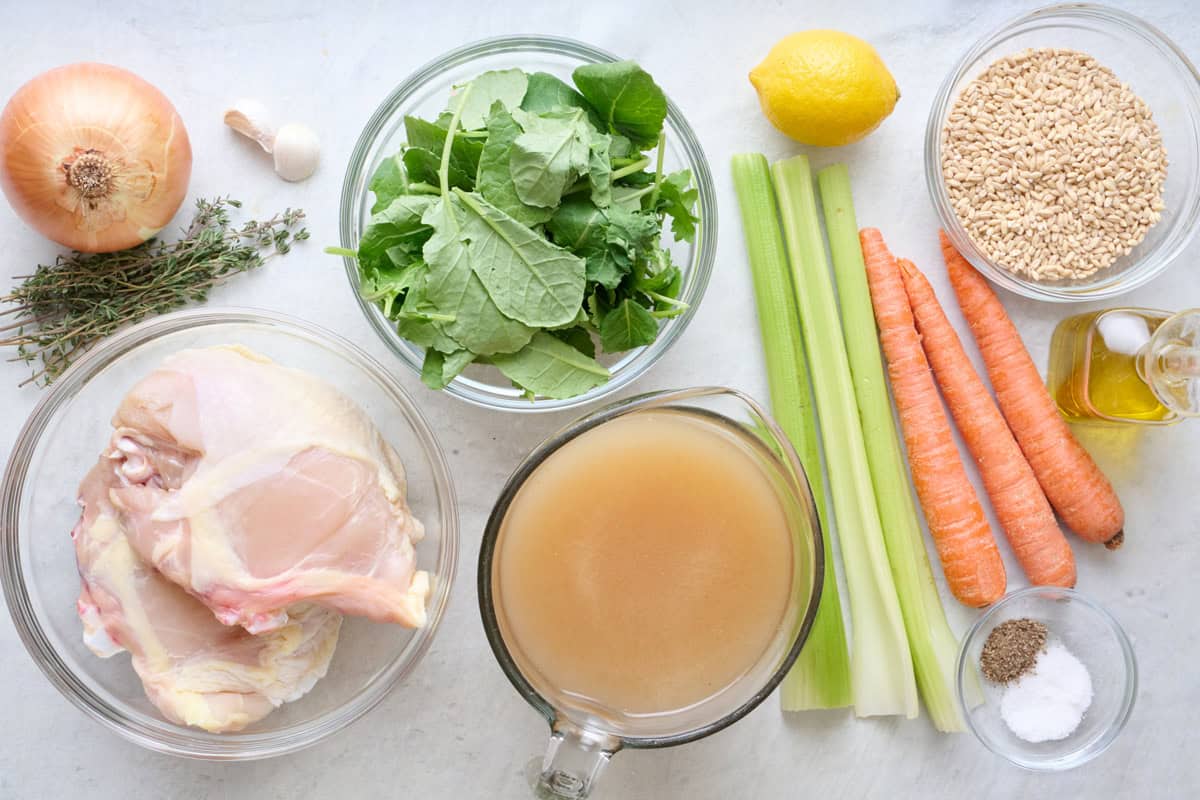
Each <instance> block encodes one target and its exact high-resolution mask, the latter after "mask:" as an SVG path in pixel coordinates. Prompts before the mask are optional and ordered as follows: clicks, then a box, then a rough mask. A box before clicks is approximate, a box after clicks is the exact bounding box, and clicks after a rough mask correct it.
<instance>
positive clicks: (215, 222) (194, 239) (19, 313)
mask: <svg viewBox="0 0 1200 800" xmlns="http://www.w3.org/2000/svg"><path fill="white" fill-rule="evenodd" d="M241 205H242V204H241V203H240V202H238V201H237V200H233V199H231V198H228V197H218V198H216V199H214V200H205V199H203V198H201V199H198V200H197V201H196V214H195V216H194V217H193V218H192V222H191V224H190V225H188V227H186V228H185V229H184V230H183V233H182V238H180V239H179V240H178V241H174V242H164V241H161V240H159V239H150V240H148V241H146V242H144V243H142V244H140V245H138V246H136V247H132V248H130V249H128V250H120V251H118V252H115V253H99V254H96V255H87V254H84V253H71V254H69V255H60V256H59V257H58V258H57V259H56V260H55V262H54V263H53V264H40V265H38V267H37V269H36V270H35V271H34V273H33V274H32V275H24V276H19V277H20V279H21V281H22V282H21V284H20V285H19V286H17V287H16V289H14V290H13V291H12V293H11V294H9V295H7V296H5V297H0V303H4V304H8V305H9V306H11V307H10V308H8V309H7V310H5V311H0V322H3V319H2V318H3V317H6V316H12V321H11V322H8V323H7V324H0V346H4V347H15V348H17V354H16V355H15V356H13V357H12V358H10V359H9V360H10V361H24V362H26V363H29V364H34V362H40V368H39V367H38V366H37V365H36V364H34V369H35V371H34V373H33V374H32V375H31V376H30V377H29V378H27V379H26V380H25V381H23V382H22V384H21V385H25V384H26V383H31V382H37V383H40V384H42V385H48V384H50V383H51V382H53V381H54V379H55V378H57V377H58V376H59V375H61V374H62V372H63V371H64V370H65V369H66V368H67V367H68V366H70V364H71V362H72V361H73V360H74V359H75V357H77V356H78V355H80V354H81V353H82V352H83V351H84V350H85V349H86V348H87V347H88V346H89V345H90V344H92V343H93V342H95V341H97V340H98V339H102V338H103V337H105V336H108V335H110V334H112V333H114V332H116V331H117V330H118V329H120V328H122V327H124V326H126V325H130V324H132V323H134V322H137V321H139V320H142V319H145V318H146V317H149V316H153V315H156V314H162V313H165V312H167V311H170V310H172V309H175V308H178V307H179V306H182V305H186V304H188V303H199V302H203V301H204V300H205V299H206V298H207V297H208V291H209V290H210V289H211V288H212V287H214V286H216V285H217V284H219V283H221V282H223V281H224V280H225V279H226V278H228V277H230V276H231V275H236V274H237V273H239V272H246V271H247V270H251V269H254V268H255V267H259V266H261V265H262V264H263V263H264V262H266V261H267V260H268V259H270V258H272V257H273V256H276V255H283V254H285V253H287V252H288V251H289V250H290V249H291V247H292V244H293V243H294V242H298V241H302V240H304V239H307V238H308V231H307V229H305V228H299V229H297V226H299V225H300V223H301V221H302V220H303V219H304V212H303V211H300V210H298V209H295V210H294V209H290V208H289V209H287V210H286V211H284V212H283V213H282V214H276V215H275V216H273V217H271V218H270V219H266V220H263V221H261V222H258V221H251V222H247V223H245V224H243V225H242V226H241V227H237V226H236V225H235V224H234V223H233V222H232V221H231V220H230V211H229V210H230V209H231V208H241Z"/></svg>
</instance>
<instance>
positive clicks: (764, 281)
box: [733, 153, 853, 711]
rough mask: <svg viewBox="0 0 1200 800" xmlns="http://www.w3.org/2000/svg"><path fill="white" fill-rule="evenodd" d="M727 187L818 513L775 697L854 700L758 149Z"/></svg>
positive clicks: (832, 702)
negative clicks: (813, 604)
mask: <svg viewBox="0 0 1200 800" xmlns="http://www.w3.org/2000/svg"><path fill="white" fill-rule="evenodd" d="M733 186H734V189H735V190H736V191H737V195H738V202H739V203H740V205H741V210H742V228H743V230H744V231H745V233H746V251H747V254H748V255H749V257H750V271H751V274H752V275H753V278H754V296H755V300H756V303H757V306H758V323H759V327H760V329H761V332H762V343H763V353H764V355H765V358H766V362H767V382H768V385H769V387H770V392H771V411H772V413H773V414H774V415H775V420H776V421H777V422H778V423H779V426H780V427H781V428H783V431H784V433H786V434H787V436H788V438H789V439H790V440H791V442H792V445H793V446H795V448H796V452H797V453H798V454H799V456H800V461H801V463H803V465H804V471H805V473H806V474H807V476H808V482H809V485H810V486H811V487H812V492H813V500H814V501H815V503H816V506H817V514H818V516H819V517H820V519H821V541H822V543H823V545H824V551H825V570H824V573H823V574H824V582H823V584H822V589H821V601H820V605H819V606H818V607H817V616H816V619H814V620H813V627H812V630H811V631H810V632H809V635H808V641H807V642H806V643H805V645H804V649H803V650H801V651H800V657H799V658H797V659H796V663H795V665H794V666H793V667H792V669H791V671H790V672H789V673H788V676H787V678H786V679H784V682H783V685H782V688H781V691H780V700H781V702H782V705H783V709H784V710H785V711H802V710H805V709H810V708H841V707H843V706H848V705H850V704H851V703H852V702H853V695H852V692H851V686H850V656H849V653H848V652H847V649H846V631H845V627H844V625H843V623H842V601H841V596H840V594H839V592H838V586H837V577H836V575H835V572H834V569H833V547H832V541H831V538H830V532H829V531H830V525H829V521H830V520H829V514H828V512H827V510H826V508H825V483H824V476H823V472H822V469H821V451H820V442H819V440H818V438H817V420H816V409H815V408H814V407H813V402H812V395H811V394H810V393H809V386H808V364H807V363H806V362H805V359H804V344H803V342H802V341H801V337H800V318H799V315H798V313H797V311H796V301H795V295H794V293H793V290H792V282H791V278H790V275H789V273H788V262H787V253H786V251H785V250H784V245H783V236H782V234H781V233H780V231H779V209H778V207H777V206H776V203H775V191H774V189H773V188H772V185H771V173H770V169H769V168H768V166H767V160H766V159H765V158H763V156H761V155H759V154H757V153H754V154H744V155H736V156H734V157H733Z"/></svg>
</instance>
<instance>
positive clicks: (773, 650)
mask: <svg viewBox="0 0 1200 800" xmlns="http://www.w3.org/2000/svg"><path fill="white" fill-rule="evenodd" d="M651 410H654V411H658V410H669V411H682V412H689V413H695V414H698V415H702V416H705V417H707V418H708V419H710V420H712V421H715V422H720V423H723V424H724V425H725V426H727V427H728V429H729V430H732V431H735V432H736V433H737V434H739V435H741V436H742V437H743V442H742V443H743V444H746V445H748V446H749V451H750V452H752V453H753V454H754V456H753V458H754V460H755V461H756V462H757V465H758V466H759V467H760V468H761V469H762V470H763V473H764V474H765V475H766V476H767V477H768V479H769V481H770V483H771V486H772V488H773V490H774V491H775V492H776V495H777V497H778V499H779V503H780V507H781V508H782V509H783V511H784V513H785V516H786V520H787V528H788V532H789V534H790V540H791V545H792V547H791V550H792V570H791V591H790V596H789V600H788V603H787V608H786V609H785V611H784V614H783V616H782V618H781V620H780V622H779V625H778V629H777V631H776V632H775V635H774V636H773V638H772V639H771V641H770V643H769V644H768V646H767V647H766V649H765V650H764V651H763V652H762V653H761V655H760V656H759V657H758V659H757V661H756V662H755V663H754V664H753V665H752V666H750V667H749V668H748V669H746V670H745V671H744V672H743V673H742V674H741V675H740V676H739V677H738V678H737V679H736V680H735V681H734V682H733V683H732V684H730V685H728V686H726V687H725V688H724V689H722V690H720V691H718V692H716V693H715V694H713V695H712V696H710V697H709V698H707V699H705V700H703V701H701V702H699V703H696V704H694V705H691V706H689V707H687V708H684V709H680V710H677V711H669V712H663V713H656V714H642V715H632V714H626V713H624V712H622V711H620V710H616V709H610V708H604V707H602V706H600V705H599V704H597V703H595V702H590V701H588V702H580V701H577V700H574V699H572V697H571V696H570V695H569V693H566V692H563V691H559V690H561V689H563V688H564V687H556V686H553V685H549V682H548V681H547V679H546V678H545V677H544V676H542V675H541V674H540V673H539V671H538V670H537V668H536V667H535V666H534V665H533V664H532V663H531V662H530V661H529V659H527V658H526V657H525V656H524V655H523V654H522V653H521V652H520V651H519V649H517V644H516V643H515V642H514V641H513V637H512V636H511V634H507V635H506V630H507V629H508V624H507V623H506V619H505V608H504V598H503V596H502V594H503V593H502V592H501V591H498V586H497V584H498V580H497V576H498V563H499V556H498V553H499V551H500V548H499V547H498V545H499V544H500V543H501V541H502V540H503V536H504V533H505V527H504V521H505V517H506V515H507V512H508V510H509V508H510V507H511V505H512V503H513V501H514V499H515V498H516V496H517V494H518V492H519V491H520V489H521V487H522V486H523V485H524V484H525V482H526V481H527V480H528V479H529V477H530V476H531V475H533V474H534V473H535V472H536V471H537V469H538V468H539V467H540V466H541V465H542V464H543V463H544V462H545V461H546V459H547V458H549V457H550V456H551V455H552V454H553V453H554V452H555V451H557V450H558V449H559V448H561V447H563V446H564V445H565V444H567V443H568V442H570V441H572V440H573V439H575V438H576V437H578V436H580V435H581V434H583V433H586V432H587V431H590V430H593V429H594V428H596V427H598V426H601V425H604V424H605V423H607V422H610V421H612V420H614V419H617V418H618V417H623V416H625V415H628V414H637V413H640V412H644V411H651ZM823 574H824V552H823V550H822V545H821V533H820V523H819V521H818V519H817V514H816V511H815V507H814V505H813V501H812V495H811V493H810V490H809V486H808V479H807V477H806V476H805V474H804V470H803V467H802V466H801V464H800V461H799V459H798V458H797V456H796V453H795V451H794V450H793V449H792V446H791V444H790V443H789V442H788V440H787V437H786V436H785V435H784V433H783V432H782V431H781V430H780V429H779V428H778V426H777V425H776V424H775V423H774V421H772V420H771V419H770V417H769V416H767V414H766V412H765V411H763V409H762V408H761V407H760V406H759V405H758V404H757V403H756V402H755V401H754V400H752V399H751V398H749V397H747V396H746V395H744V394H742V393H741V392H738V391H736V390H733V389H726V388H720V387H701V388H694V389H683V390H679V391H667V392H656V393H652V394H647V395H642V396H640V397H635V398H632V399H629V400H625V401H621V402H618V403H615V404H612V405H609V406H606V407H605V408H602V409H600V410H599V411H596V412H594V413H592V414H589V415H587V416H585V417H582V418H581V419H578V420H576V421H575V422H573V423H571V424H570V425H568V426H567V427H566V428H564V429H562V430H561V431H559V432H558V433H556V434H554V435H552V436H551V437H550V438H548V439H547V440H546V441H544V442H543V443H542V444H540V445H539V446H538V447H537V448H535V449H534V450H533V452H532V453H530V454H529V455H528V456H527V457H526V458H525V460H524V461H522V462H521V464H520V465H519V466H518V467H517V468H516V470H515V471H514V472H513V474H512V475H511V476H510V477H509V479H508V482H507V483H506V484H505V486H504V489H503V490H502V491H501V493H500V498H499V499H498V500H497V502H496V505H495V507H494V508H493V510H492V514H491V517H490V518H489V519H488V523H487V527H486V529H485V532H484V536H483V542H482V545H481V548H480V555H479V572H478V582H479V607H480V613H481V615H482V618H483V625H484V629H485V631H486V633H487V637H488V642H489V644H490V645H491V647H492V652H493V653H494V654H495V656H496V660H497V661H498V662H499V663H500V667H501V669H503V670H504V673H505V674H506V675H507V676H508V679H509V680H510V681H511V682H512V684H513V686H514V687H515V688H516V689H517V691H518V692H519V693H520V694H521V696H522V697H524V698H525V700H526V701H527V702H528V703H529V704H530V705H532V706H533V707H534V708H535V709H536V710H537V711H538V712H539V713H540V714H541V715H542V716H543V717H545V718H546V721H547V722H548V723H549V724H550V728H551V735H550V742H549V746H548V747H547V750H546V754H545V757H544V758H543V760H542V763H541V766H540V769H535V770H534V774H533V775H531V779H532V782H533V784H534V789H535V793H536V794H537V796H539V797H544V798H570V799H571V800H579V799H580V798H585V797H587V796H588V795H589V794H590V792H591V790H592V787H593V786H594V784H595V781H596V779H597V778H598V777H599V775H600V773H601V771H602V770H603V769H604V767H605V766H606V765H607V764H608V762H609V760H610V759H611V758H612V756H613V755H614V754H615V753H616V752H617V751H619V750H620V749H622V748H624V747H630V748H654V747H667V746H671V745H676V744H683V743H685V742H690V741H694V740H696V739H699V738H702V737H704V736H708V735H709V734H712V733H715V732H716V731H719V730H721V729H722V728H724V727H726V726H728V725H731V724H733V723H734V722H736V721H737V720H739V719H741V718H742V717H743V716H745V715H746V714H748V713H749V712H750V711H751V710H753V709H754V708H755V707H756V706H757V705H758V704H759V703H760V702H762V700H763V699H764V698H766V697H767V696H768V695H769V694H770V693H771V692H772V691H773V690H774V689H775V687H776V686H777V685H778V684H779V682H780V681H781V680H782V679H783V677H784V675H785V674H786V673H787V670H788V669H789V668H790V667H791V665H792V663H793V662H794V661H795V659H796V656H797V655H799V653H800V649H801V647H802V646H803V644H804V640H805V639H806V638H807V636H808V632H809V630H810V629H811V627H812V622H813V617H814V616H815V614H816V611H817V602H818V599H819V598H820V594H821V583H822V576H823ZM547 602H553V598H547Z"/></svg>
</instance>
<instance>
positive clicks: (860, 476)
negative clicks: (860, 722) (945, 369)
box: [771, 155, 918, 719]
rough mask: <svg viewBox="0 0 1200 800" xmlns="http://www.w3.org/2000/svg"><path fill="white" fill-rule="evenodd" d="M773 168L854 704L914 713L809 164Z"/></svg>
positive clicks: (869, 712)
mask: <svg viewBox="0 0 1200 800" xmlns="http://www.w3.org/2000/svg"><path fill="white" fill-rule="evenodd" d="M771 173H772V175H773V176H774V178H775V190H776V192H777V193H778V195H779V206H780V208H781V210H782V212H783V214H782V218H783V234H784V239H785V241H786V243H787V248H788V253H789V255H790V261H791V265H792V275H793V284H794V288H795V295H796V298H797V301H798V307H799V310H800V327H801V329H802V331H803V335H804V347H805V351H806V352H807V354H808V363H809V366H810V368H811V369H812V377H813V392H814V394H815V395H816V398H817V411H818V412H819V413H818V415H817V419H818V422H819V424H820V430H821V440H822V441H823V442H824V445H825V463H826V466H827V468H828V470H829V487H830V494H831V495H832V498H833V511H834V516H835V518H836V519H837V529H838V540H839V542H841V546H842V563H843V566H844V567H845V570H846V584H847V586H848V588H849V591H850V632H851V636H852V642H851V646H850V648H851V653H852V654H853V658H852V659H851V662H850V666H851V681H852V685H853V688H854V711H855V713H856V714H857V715H858V716H873V715H877V714H903V715H905V716H907V717H909V718H910V719H911V718H913V717H915V716H916V715H917V712H918V702H917V686H916V682H915V680H914V677H913V664H912V654H911V652H910V651H909V648H908V638H907V637H906V635H905V632H904V617H903V615H902V614H901V611H900V601H899V598H898V597H897V595H896V586H895V584H894V583H893V582H892V572H891V568H890V566H889V564H888V557H887V550H886V548H885V546H884V543H883V529H882V526H881V524H880V521H879V511H878V509H877V507H876V505H875V491H874V488H873V485H872V482H871V473H870V470H869V468H868V465H867V453H866V444H865V442H864V441H863V431H862V428H861V427H859V421H858V415H857V414H856V413H854V409H855V407H856V404H855V398H854V385H853V383H852V382H851V379H850V365H849V362H848V360H847V356H846V343H845V341H844V339H843V336H842V327H841V323H840V321H839V319H838V311H837V299H836V298H835V297H834V292H833V280H832V278H831V276H830V273H829V259H828V256H827V255H826V253H825V243H824V240H823V239H822V237H821V224H820V222H819V221H818V219H817V200H816V193H815V191H814V190H813V179H812V172H811V170H810V169H809V166H808V158H807V157H806V156H802V155H801V156H796V157H794V158H789V159H787V160H786V161H781V162H779V163H777V164H775V165H774V166H773V167H772V168H771Z"/></svg>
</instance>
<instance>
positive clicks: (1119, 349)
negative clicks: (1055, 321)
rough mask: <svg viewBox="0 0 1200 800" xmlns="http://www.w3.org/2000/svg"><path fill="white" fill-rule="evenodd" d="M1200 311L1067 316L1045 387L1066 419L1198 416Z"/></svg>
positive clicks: (1164, 420)
mask: <svg viewBox="0 0 1200 800" xmlns="http://www.w3.org/2000/svg"><path fill="white" fill-rule="evenodd" d="M1197 331H1200V311H1186V312H1182V313H1180V314H1175V315H1172V314H1170V313H1169V312H1165V311H1154V310H1151V309H1145V308H1116V309H1108V310H1106V311H1092V312H1088V313H1086V314H1079V315H1076V316H1074V317H1069V318H1068V319H1065V320H1063V321H1062V322H1061V323H1059V325H1058V327H1057V328H1056V329H1055V331H1054V337H1053V338H1052V339H1051V342H1050V366H1049V371H1048V375H1047V382H1048V384H1049V386H1050V391H1051V393H1052V394H1053V395H1054V399H1055V401H1056V402H1057V404H1058V408H1059V410H1060V411H1061V412H1062V414H1063V416H1064V417H1066V418H1067V420H1068V421H1070V422H1107V423H1140V424H1150V425H1169V424H1171V423H1174V422H1178V421H1179V420H1180V419H1183V418H1184V417H1186V416H1193V415H1195V414H1196V413H1197V410H1200V409H1198V408H1197V402H1196V395H1197V389H1198V388H1200V377H1198V375H1200V370H1198V369H1196V367H1197V365H1200V351H1197V350H1196V348H1195V346H1194V344H1195V341H1196V340H1198V339H1200V336H1198V335H1197Z"/></svg>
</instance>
